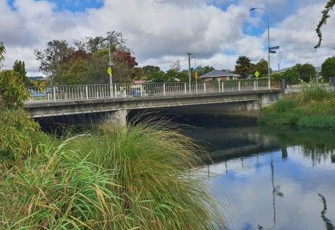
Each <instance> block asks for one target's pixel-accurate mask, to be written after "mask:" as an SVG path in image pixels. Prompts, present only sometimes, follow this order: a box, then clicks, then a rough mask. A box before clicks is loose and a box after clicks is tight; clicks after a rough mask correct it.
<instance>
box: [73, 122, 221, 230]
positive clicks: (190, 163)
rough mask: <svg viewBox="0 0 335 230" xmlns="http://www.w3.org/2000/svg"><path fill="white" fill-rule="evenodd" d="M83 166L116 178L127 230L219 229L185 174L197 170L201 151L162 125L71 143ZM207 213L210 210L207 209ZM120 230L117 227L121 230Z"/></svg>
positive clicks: (217, 218)
mask: <svg viewBox="0 0 335 230" xmlns="http://www.w3.org/2000/svg"><path fill="white" fill-rule="evenodd" d="M68 147H70V148H71V149H76V148H80V149H81V151H80V153H81V154H82V155H83V156H84V155H86V154H87V153H88V152H91V153H90V154H89V157H88V160H89V161H91V162H93V163H95V164H97V165H99V166H101V167H103V168H104V169H105V170H113V171H115V172H116V176H115V183H117V184H118V185H120V186H119V187H117V189H116V191H115V193H116V194H117V195H118V196H120V198H121V199H122V201H123V204H122V207H123V208H124V210H125V213H127V215H128V216H129V221H128V222H130V223H131V226H132V228H141V229H214V228H215V226H216V225H218V226H223V218H222V214H220V213H219V212H218V211H217V209H216V208H215V207H216V205H215V204H214V203H212V200H211V198H210V197H209V196H208V194H207V192H206V191H205V190H204V189H203V188H204V187H205V186H203V185H202V183H201V181H200V180H198V179H196V178H194V177H190V176H188V175H189V172H190V171H189V170H191V169H192V168H195V167H196V166H199V165H200V164H202V162H201V160H200V155H201V154H203V150H202V149H201V148H199V146H197V145H196V144H194V142H193V141H192V140H191V139H190V138H188V137H186V136H184V135H182V134H181V133H180V132H178V131H177V130H175V129H174V128H172V129H171V124H167V123H166V122H162V121H161V122H160V123H149V124H138V125H136V126H127V127H119V128H117V129H116V130H115V129H114V130H104V131H101V132H99V133H98V135H94V136H93V137H84V138H83V139H74V140H73V141H72V142H71V143H69V145H68ZM208 207H211V208H210V209H208ZM121 227H122V226H120V228H121Z"/></svg>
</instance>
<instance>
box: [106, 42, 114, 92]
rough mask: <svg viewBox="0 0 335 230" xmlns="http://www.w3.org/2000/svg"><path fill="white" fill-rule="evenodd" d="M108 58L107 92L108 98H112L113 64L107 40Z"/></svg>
mask: <svg viewBox="0 0 335 230" xmlns="http://www.w3.org/2000/svg"><path fill="white" fill-rule="evenodd" d="M108 56H109V61H108V69H107V73H108V75H109V92H110V96H111V97H113V69H112V66H113V62H112V55H111V42H110V40H109V43H108Z"/></svg>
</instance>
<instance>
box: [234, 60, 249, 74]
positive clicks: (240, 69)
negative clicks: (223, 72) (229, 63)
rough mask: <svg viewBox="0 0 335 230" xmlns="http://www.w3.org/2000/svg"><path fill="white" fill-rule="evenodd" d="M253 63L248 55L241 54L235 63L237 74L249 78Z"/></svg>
mask: <svg viewBox="0 0 335 230" xmlns="http://www.w3.org/2000/svg"><path fill="white" fill-rule="evenodd" d="M251 68H252V66H251V63H250V59H249V58H248V57H246V56H240V57H239V58H238V59H237V61H236V65H235V71H236V73H237V74H239V75H241V77H243V78H247V76H248V75H249V74H250V72H251Z"/></svg>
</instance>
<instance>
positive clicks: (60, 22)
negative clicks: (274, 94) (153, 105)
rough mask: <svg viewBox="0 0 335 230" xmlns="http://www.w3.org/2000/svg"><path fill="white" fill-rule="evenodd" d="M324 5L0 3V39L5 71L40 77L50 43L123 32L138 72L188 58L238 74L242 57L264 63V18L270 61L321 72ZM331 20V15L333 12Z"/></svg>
mask: <svg viewBox="0 0 335 230" xmlns="http://www.w3.org/2000/svg"><path fill="white" fill-rule="evenodd" d="M324 5H325V0H300V1H294V0H183V1H181V0H141V1H139V0H0V26H1V28H2V31H1V32H2V33H0V41H3V42H4V43H5V45H6V48H7V50H8V52H7V56H6V60H5V62H4V63H3V65H4V68H11V66H12V65H13V62H14V61H15V60H16V59H19V60H23V61H25V63H26V67H27V70H28V73H31V74H32V75H33V74H37V73H38V67H39V62H37V61H36V60H35V56H34V54H33V51H34V49H45V47H46V43H47V42H48V41H51V40H67V41H68V42H69V43H72V42H73V41H74V40H81V39H84V38H85V37H87V36H105V35H106V33H107V32H108V31H113V30H114V31H117V32H121V33H122V34H123V36H124V38H125V39H126V40H127V45H128V47H129V48H131V49H132V50H133V52H134V55H135V57H136V59H137V61H138V62H139V65H140V66H144V65H157V66H160V67H161V68H162V69H164V70H167V69H169V68H170V66H171V65H173V64H174V63H176V62H177V61H180V63H181V67H182V68H186V67H187V55H186V53H187V52H191V53H194V57H195V58H196V63H197V65H202V66H205V65H210V66H213V67H215V68H217V69H234V66H235V62H236V60H237V58H238V56H248V57H249V58H250V59H251V61H252V62H254V63H256V62H258V61H259V60H260V59H262V58H264V59H267V53H266V49H267V19H266V17H265V14H264V12H262V11H261V10H256V11H253V12H250V8H252V7H261V8H263V9H265V10H266V12H267V13H268V15H269V19H270V38H271V39H270V42H271V45H273V46H275V45H280V50H278V52H277V54H275V55H272V56H271V67H272V69H277V68H278V66H279V65H280V66H281V67H282V68H285V67H288V66H291V65H295V64H297V63H302V64H304V63H310V64H313V65H315V66H320V65H321V64H322V62H323V61H324V60H325V59H326V58H327V57H330V56H332V55H334V49H333V48H334V47H335V40H334V39H333V34H334V33H335V26H334V25H335V23H334V22H335V17H334V16H333V15H332V17H331V19H330V20H329V22H328V23H327V25H326V26H325V27H324V29H323V32H324V40H323V44H322V47H321V48H320V49H318V50H315V49H314V48H313V47H314V45H315V44H316V43H317V36H316V34H315V28H316V25H317V23H318V19H319V18H320V16H321V13H320V12H321V10H322V8H323V7H324ZM332 14H334V13H333V12H332Z"/></svg>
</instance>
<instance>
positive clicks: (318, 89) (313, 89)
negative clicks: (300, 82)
mask: <svg viewBox="0 0 335 230" xmlns="http://www.w3.org/2000/svg"><path fill="white" fill-rule="evenodd" d="M333 96H334V94H333V93H332V92H330V91H329V90H328V89H327V88H326V87H325V86H324V85H322V84H320V83H319V82H317V81H316V80H314V81H313V80H312V81H310V83H309V84H305V85H304V87H303V89H302V98H303V102H309V101H313V100H315V101H323V100H328V99H330V98H332V97H333Z"/></svg>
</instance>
